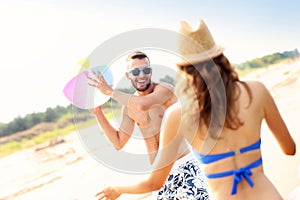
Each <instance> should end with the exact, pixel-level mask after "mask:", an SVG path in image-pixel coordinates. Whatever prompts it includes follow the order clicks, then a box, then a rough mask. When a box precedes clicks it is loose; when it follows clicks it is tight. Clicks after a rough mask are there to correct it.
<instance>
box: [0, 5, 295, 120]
mask: <svg viewBox="0 0 300 200" xmlns="http://www.w3.org/2000/svg"><path fill="white" fill-rule="evenodd" d="M299 9H300V1H297V0H290V1H285V0H264V1H261V0H253V1H239V0H227V1H221V0H213V1H207V0H186V1H180V0H165V1H137V0H114V1H103V0H90V1H89V0H72V1H71V0H65V1H61V0H51V1H50V0H44V1H43V0H26V1H25V0H23V1H22V0H1V1H0V26H1V27H0V70H1V71H0V91H1V93H2V94H1V101H0V102H1V103H0V122H4V123H7V122H9V121H11V120H13V119H14V118H15V117H23V116H25V115H26V114H30V113H34V112H44V111H45V110H46V108H48V107H55V106H57V105H61V106H67V105H69V102H68V101H67V99H66V98H65V97H64V95H63V93H62V91H63V88H64V86H65V84H66V83H67V82H68V81H69V80H70V79H71V78H72V77H73V76H74V75H75V74H76V73H78V71H79V70H80V69H81V66H80V65H79V64H78V61H79V60H81V59H83V58H85V57H87V56H88V55H89V54H90V53H91V52H93V50H94V49H95V48H97V47H98V46H99V45H101V44H103V42H105V41H107V40H109V39H110V38H112V37H114V36H115V35H118V34H121V33H124V32H127V31H131V30H136V29H142V28H157V29H166V30H172V31H177V30H178V29H179V22H180V21H181V20H188V21H189V22H190V23H191V24H192V25H194V26H196V24H197V22H198V20H199V19H200V18H202V19H204V21H205V22H206V24H207V25H208V27H209V29H210V31H211V32H212V34H213V37H214V39H215V41H216V43H218V44H221V45H222V46H224V47H225V51H224V54H225V55H226V56H227V57H228V58H229V60H230V61H231V62H232V63H241V62H243V61H246V60H249V59H253V58H256V57H261V56H264V55H266V54H271V53H274V52H283V51H290V50H294V49H295V48H298V49H299V47H300V26H299V20H300V12H299ZM120 45H122V44H120Z"/></svg>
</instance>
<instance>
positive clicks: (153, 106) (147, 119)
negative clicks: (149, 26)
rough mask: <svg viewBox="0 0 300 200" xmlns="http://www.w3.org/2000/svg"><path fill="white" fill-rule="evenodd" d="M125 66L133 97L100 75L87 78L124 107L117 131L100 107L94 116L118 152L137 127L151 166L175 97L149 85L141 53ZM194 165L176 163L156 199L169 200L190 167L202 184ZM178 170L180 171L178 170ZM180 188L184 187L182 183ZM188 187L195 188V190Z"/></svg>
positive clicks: (166, 86) (162, 86) (149, 73)
mask: <svg viewBox="0 0 300 200" xmlns="http://www.w3.org/2000/svg"><path fill="white" fill-rule="evenodd" d="M126 63H127V70H128V71H127V72H126V77H127V78H128V79H129V80H130V81H131V83H132V85H133V87H134V88H135V89H136V92H135V93H134V95H132V94H127V93H123V92H121V91H117V90H113V89H112V87H111V86H110V85H108V84H107V83H106V81H105V80H104V78H103V76H102V75H101V74H100V73H94V75H95V77H97V79H94V78H90V77H89V79H90V80H91V81H92V83H91V84H89V85H91V86H93V87H96V88H98V89H99V90H100V91H101V92H102V93H103V94H105V95H108V96H110V97H111V98H113V99H115V100H116V101H117V102H119V103H120V104H122V105H123V106H124V109H123V118H122V122H121V124H120V127H119V130H116V129H115V128H113V127H112V126H111V125H110V123H109V121H108V120H107V119H106V117H105V115H104V114H103V112H102V109H101V106H99V107H97V108H95V109H94V110H93V113H94V115H95V117H96V118H97V121H98V123H99V125H100V127H101V129H102V131H103V133H104V134H105V135H106V137H107V138H108V139H109V140H110V142H111V143H112V144H113V145H114V146H115V148H116V149H118V150H120V149H122V148H123V147H124V145H125V144H126V143H127V142H128V140H129V139H130V137H131V135H132V132H133V129H134V126H135V124H136V125H137V126H138V127H139V129H140V131H141V134H142V135H143V137H144V141H145V144H146V148H147V152H148V155H149V161H150V163H151V164H152V163H153V161H154V159H155V156H156V154H157V151H158V148H159V134H160V128H161V123H162V118H163V115H164V112H165V110H166V109H167V108H168V107H169V106H171V105H172V104H174V103H175V102H176V101H177V97H176V96H175V95H174V93H173V87H172V86H171V85H169V84H166V83H155V82H152V81H151V76H152V68H151V66H150V60H149V58H148V57H147V55H146V54H144V53H143V52H140V51H138V52H134V53H132V54H130V55H129V56H128V57H127V59H126ZM188 152H189V151H188V149H186V152H184V153H183V154H182V155H185V154H187V153H188ZM194 162H195V161H194V160H193V159H190V158H189V157H186V158H185V159H184V160H183V163H180V162H179V161H177V162H176V163H177V165H176V166H177V167H174V168H177V169H174V170H175V171H176V172H173V175H172V176H171V175H170V176H169V178H168V179H167V180H169V181H170V182H172V184H167V182H166V184H165V185H164V186H163V187H162V188H161V191H160V192H159V196H158V199H160V198H163V196H162V195H163V194H166V195H169V196H168V197H170V195H171V196H172V195H173V193H174V192H176V191H175V190H176V189H177V188H179V186H177V185H176V184H174V182H173V180H174V179H175V178H176V177H181V178H182V177H185V176H184V175H183V174H180V173H181V172H180V171H189V170H187V169H186V167H187V166H189V167H190V166H192V167H193V169H194V168H196V169H197V170H195V171H196V173H194V174H193V175H192V176H198V177H195V179H198V180H197V182H199V180H200V182H202V183H204V182H203V177H202V172H200V169H199V167H198V166H197V164H196V162H195V163H194ZM187 164H188V165H187ZM179 168H181V169H183V170H178V169H179ZM171 173H172V172H171ZM189 177H191V176H189ZM180 184H181V185H183V186H184V183H183V184H182V183H180ZM170 185H172V188H170ZM202 186H203V187H201V188H200V190H201V191H202V192H203V193H207V191H206V189H205V186H204V184H202ZM187 187H195V188H196V186H187ZM198 189H199V188H196V190H194V191H198ZM164 197H166V196H164Z"/></svg>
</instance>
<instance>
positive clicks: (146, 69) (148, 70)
mask: <svg viewBox="0 0 300 200" xmlns="http://www.w3.org/2000/svg"><path fill="white" fill-rule="evenodd" d="M151 71H152V68H151V67H150V66H147V67H143V68H134V69H131V70H129V71H128V72H129V73H131V74H132V75H133V76H138V75H140V73H141V72H143V73H144V74H145V75H148V74H150V73H151Z"/></svg>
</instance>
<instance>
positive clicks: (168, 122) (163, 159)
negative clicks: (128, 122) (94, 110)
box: [96, 106, 183, 199]
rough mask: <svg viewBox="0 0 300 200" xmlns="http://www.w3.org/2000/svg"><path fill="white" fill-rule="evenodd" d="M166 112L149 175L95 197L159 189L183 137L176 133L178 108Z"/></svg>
mask: <svg viewBox="0 0 300 200" xmlns="http://www.w3.org/2000/svg"><path fill="white" fill-rule="evenodd" d="M169 109H172V110H170V112H169V110H168V111H167V112H166V115H165V118H164V121H163V126H162V129H161V136H160V148H159V151H158V154H157V157H156V159H155V162H154V165H153V166H154V169H153V171H152V172H151V174H150V175H149V176H148V177H147V178H145V179H144V180H142V181H141V182H139V183H137V184H133V185H130V186H110V187H106V188H104V189H102V191H100V192H99V193H98V194H96V196H97V197H98V198H99V199H105V198H108V199H116V198H117V197H119V196H120V195H121V194H122V193H127V194H140V193H146V192H151V191H155V190H158V189H160V188H161V187H162V186H163V184H164V182H165V180H166V178H167V176H168V175H169V173H170V170H171V169H172V166H173V164H174V162H175V161H176V160H177V158H178V149H179V146H180V144H181V142H182V141H183V135H182V134H180V133H178V130H179V128H180V122H181V111H180V108H178V107H176V108H175V109H174V107H173V106H171V107H170V108H169Z"/></svg>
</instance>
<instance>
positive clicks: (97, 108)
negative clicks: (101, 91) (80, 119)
mask: <svg viewBox="0 0 300 200" xmlns="http://www.w3.org/2000/svg"><path fill="white" fill-rule="evenodd" d="M89 111H90V112H91V113H93V114H94V115H97V114H98V113H100V112H102V106H97V107H96V108H91V109H90V110H89Z"/></svg>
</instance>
